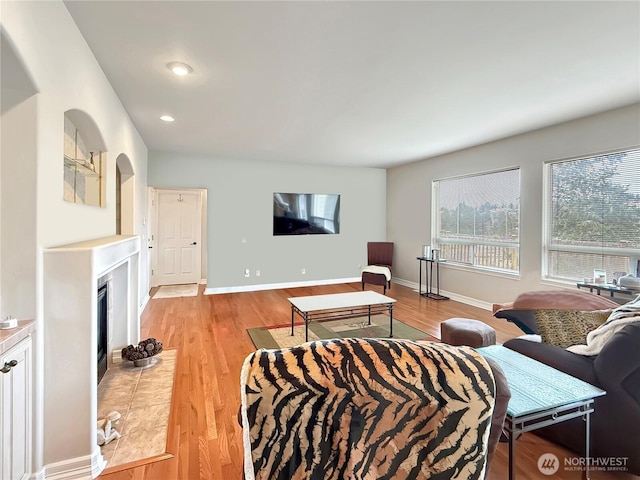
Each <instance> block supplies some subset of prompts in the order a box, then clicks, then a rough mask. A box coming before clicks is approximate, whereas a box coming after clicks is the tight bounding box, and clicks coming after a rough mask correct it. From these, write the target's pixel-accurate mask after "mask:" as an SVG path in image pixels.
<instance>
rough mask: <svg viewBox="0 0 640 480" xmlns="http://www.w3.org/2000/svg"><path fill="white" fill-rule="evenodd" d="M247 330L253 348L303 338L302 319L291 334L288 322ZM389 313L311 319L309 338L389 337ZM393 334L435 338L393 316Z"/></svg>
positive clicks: (296, 342) (297, 342) (298, 341)
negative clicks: (335, 318)
mask: <svg viewBox="0 0 640 480" xmlns="http://www.w3.org/2000/svg"><path fill="white" fill-rule="evenodd" d="M247 333H248V334H249V337H251V341H252V342H253V344H254V345H255V347H256V348H283V347H294V346H296V345H300V344H302V343H304V342H305V339H304V323H302V322H295V323H294V329H293V336H292V335H291V323H289V324H288V325H278V326H275V327H258V328H248V329H247ZM388 337H389V317H388V316H387V315H372V316H371V325H368V324H367V317H356V318H347V319H342V320H327V321H312V322H310V323H309V341H310V342H312V341H314V340H328V339H330V338H388ZM393 337H394V338H402V339H405V340H431V341H438V339H437V338H435V337H433V336H431V335H429V334H428V333H425V332H423V331H420V330H418V329H417V328H413V327H411V326H409V325H407V324H406V323H403V322H401V321H400V320H397V319H395V318H394V319H393Z"/></svg>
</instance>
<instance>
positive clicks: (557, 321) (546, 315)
mask: <svg viewBox="0 0 640 480" xmlns="http://www.w3.org/2000/svg"><path fill="white" fill-rule="evenodd" d="M611 312H612V310H595V311H586V312H585V311H582V310H534V312H533V313H534V316H535V319H536V325H537V326H538V331H539V332H540V336H541V337H542V342H543V343H548V344H549V345H554V346H556V347H560V348H567V347H569V346H571V345H581V344H584V343H585V342H586V338H587V333H589V332H590V331H591V330H593V329H595V328H597V327H599V326H600V325H602V324H603V323H604V322H606V321H607V318H609V315H611Z"/></svg>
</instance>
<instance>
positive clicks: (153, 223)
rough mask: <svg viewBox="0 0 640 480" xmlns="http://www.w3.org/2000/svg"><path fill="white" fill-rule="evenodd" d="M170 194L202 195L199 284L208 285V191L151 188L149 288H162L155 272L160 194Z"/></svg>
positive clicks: (148, 246) (199, 189)
mask: <svg viewBox="0 0 640 480" xmlns="http://www.w3.org/2000/svg"><path fill="white" fill-rule="evenodd" d="M159 192H170V193H178V194H179V193H199V194H200V203H201V205H200V209H201V215H202V216H201V219H200V227H201V228H200V239H199V241H198V247H199V248H200V266H199V268H200V277H201V278H200V280H199V283H204V284H206V277H207V269H206V266H207V249H206V248H204V246H205V245H206V238H207V234H206V232H207V221H206V220H207V190H206V189H203V188H156V187H149V232H150V234H149V236H148V238H147V248H148V250H149V287H150V288H152V287H157V286H160V284H159V283H158V280H157V275H155V272H156V271H157V270H158V268H157V267H158V248H157V245H158V225H159V222H158V215H159V210H158V193H159Z"/></svg>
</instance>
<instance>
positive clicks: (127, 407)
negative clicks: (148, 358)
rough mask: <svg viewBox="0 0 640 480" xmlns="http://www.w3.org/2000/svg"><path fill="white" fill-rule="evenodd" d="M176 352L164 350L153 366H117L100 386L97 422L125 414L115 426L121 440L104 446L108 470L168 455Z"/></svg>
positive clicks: (123, 364) (106, 375)
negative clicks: (115, 413) (107, 417)
mask: <svg viewBox="0 0 640 480" xmlns="http://www.w3.org/2000/svg"><path fill="white" fill-rule="evenodd" d="M176 353H177V350H175V349H172V350H164V351H162V352H161V353H159V354H158V355H157V359H158V361H157V363H155V364H154V365H153V366H150V367H134V366H133V364H132V363H130V362H123V363H121V364H115V365H113V366H112V367H111V368H109V370H107V373H106V374H105V376H104V378H103V379H102V381H101V382H100V385H98V419H101V418H105V417H106V415H107V414H108V413H109V412H111V411H114V410H115V411H118V412H120V414H121V415H122V417H121V418H120V420H119V421H118V423H117V424H116V425H115V429H116V430H117V431H118V432H119V433H120V435H121V437H120V438H119V439H115V440H113V441H111V442H110V443H108V444H107V445H103V446H102V447H101V450H102V455H103V456H104V458H105V460H106V461H107V466H106V468H107V469H111V468H114V467H117V466H120V465H123V464H125V463H130V462H140V461H143V460H145V459H149V458H151V457H156V456H158V455H163V454H165V453H166V449H167V431H168V425H169V413H170V411H171V394H172V391H173V379H174V372H175V362H176Z"/></svg>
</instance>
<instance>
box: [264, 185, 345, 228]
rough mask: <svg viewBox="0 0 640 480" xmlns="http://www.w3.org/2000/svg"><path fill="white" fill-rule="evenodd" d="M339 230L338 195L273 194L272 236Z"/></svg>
mask: <svg viewBox="0 0 640 480" xmlns="http://www.w3.org/2000/svg"><path fill="white" fill-rule="evenodd" d="M337 233H340V195H336V194H324V193H274V194H273V234H274V235H319V234H337Z"/></svg>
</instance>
